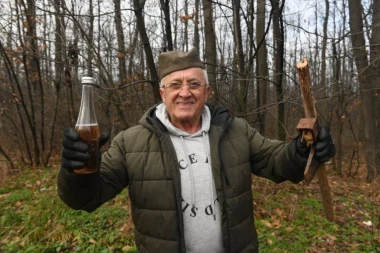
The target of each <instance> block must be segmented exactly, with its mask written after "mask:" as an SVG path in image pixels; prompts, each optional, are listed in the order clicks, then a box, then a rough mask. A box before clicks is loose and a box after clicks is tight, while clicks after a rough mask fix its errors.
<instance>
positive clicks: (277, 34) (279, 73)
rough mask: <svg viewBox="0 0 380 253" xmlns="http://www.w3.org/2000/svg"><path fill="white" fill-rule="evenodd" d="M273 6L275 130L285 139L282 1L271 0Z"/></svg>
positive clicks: (280, 137) (279, 136)
mask: <svg viewBox="0 0 380 253" xmlns="http://www.w3.org/2000/svg"><path fill="white" fill-rule="evenodd" d="M271 2H272V8H273V38H274V68H275V69H274V85H275V86H276V100H277V105H278V112H277V115H278V119H277V122H278V123H277V127H278V129H277V131H278V138H279V139H280V140H285V138H286V132H285V129H284V125H285V103H284V93H283V89H282V81H283V71H284V27H283V20H282V11H283V7H284V1H283V2H281V3H280V0H271ZM280 4H281V6H280Z"/></svg>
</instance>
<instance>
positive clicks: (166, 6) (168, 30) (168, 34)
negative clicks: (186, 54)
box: [160, 0, 174, 52]
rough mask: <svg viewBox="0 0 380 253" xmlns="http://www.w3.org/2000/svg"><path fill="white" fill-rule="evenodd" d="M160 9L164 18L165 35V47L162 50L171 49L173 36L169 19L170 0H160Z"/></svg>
mask: <svg viewBox="0 0 380 253" xmlns="http://www.w3.org/2000/svg"><path fill="white" fill-rule="evenodd" d="M160 3H161V8H162V11H163V12H164V19H165V37H166V43H167V48H164V49H163V51H164V52H165V51H173V50H174V48H173V38H172V28H171V21H170V5H169V3H170V0H160Z"/></svg>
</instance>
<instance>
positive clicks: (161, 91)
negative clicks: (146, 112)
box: [158, 88, 165, 103]
mask: <svg viewBox="0 0 380 253" xmlns="http://www.w3.org/2000/svg"><path fill="white" fill-rule="evenodd" d="M158 89H159V91H160V95H161V100H162V102H164V103H165V99H164V89H163V88H158Z"/></svg>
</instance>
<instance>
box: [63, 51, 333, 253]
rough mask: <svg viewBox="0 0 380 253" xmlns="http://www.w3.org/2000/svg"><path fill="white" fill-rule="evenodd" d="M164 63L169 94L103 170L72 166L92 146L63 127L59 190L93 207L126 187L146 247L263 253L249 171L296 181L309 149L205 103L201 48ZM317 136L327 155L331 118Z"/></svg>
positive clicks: (321, 154)
mask: <svg viewBox="0 0 380 253" xmlns="http://www.w3.org/2000/svg"><path fill="white" fill-rule="evenodd" d="M158 63H159V73H160V78H161V87H160V94H161V97H162V101H163V103H161V104H158V105H156V106H154V107H153V108H151V109H149V110H148V111H147V112H146V113H145V115H144V116H143V117H142V118H141V120H140V124H139V125H137V126H134V127H131V128H129V129H127V130H125V131H122V132H121V133H119V134H118V135H117V136H116V137H115V138H114V139H113V141H112V143H111V146H110V148H109V150H108V151H107V152H105V153H104V154H103V156H102V161H101V166H100V171H99V172H96V173H93V174H76V173H74V172H73V169H76V168H80V167H82V166H83V162H84V161H86V160H87V159H88V158H89V155H88V153H87V146H86V145H85V144H84V143H82V142H80V138H79V135H78V134H77V132H75V130H74V129H71V128H70V129H66V130H65V138H64V140H63V152H62V164H61V170H60V173H59V176H58V192H59V196H60V197H61V199H62V200H63V201H64V202H65V203H66V204H67V205H69V206H70V207H72V208H74V209H81V210H86V211H88V212H92V211H94V210H95V209H96V208H98V207H99V206H100V205H102V204H103V203H105V202H106V201H108V200H110V199H112V198H114V197H115V196H116V195H117V194H118V193H120V192H121V191H122V190H123V189H124V188H125V187H127V186H128V187H129V197H130V200H131V206H132V217H133V222H134V225H135V241H136V245H137V248H138V251H139V252H163V253H171V252H173V253H175V252H191V253H200V252H231V253H232V252H233V253H235V252H257V251H258V240H257V234H256V229H255V224H254V216H253V201H252V191H251V173H253V174H255V175H257V176H260V177H264V178H267V179H270V180H272V181H274V182H276V183H280V182H283V181H286V180H289V181H292V182H294V183H297V182H299V181H301V180H302V179H303V173H304V168H305V165H306V160H307V156H308V153H309V151H308V149H307V148H306V146H305V144H304V143H302V141H301V139H300V137H297V138H295V139H294V140H292V141H291V142H290V143H287V144H286V143H284V142H281V141H275V140H269V139H267V138H265V137H263V136H261V135H260V134H259V133H258V132H257V131H256V130H255V129H253V128H252V127H251V126H250V125H249V124H248V123H247V122H246V121H245V120H243V119H240V118H236V117H234V116H232V115H231V114H230V113H229V112H228V110H227V109H226V108H224V107H222V106H213V105H206V101H207V98H208V96H209V94H210V87H209V85H208V80H207V74H206V72H205V70H204V65H203V63H202V62H201V60H200V58H199V55H198V51H197V50H196V49H193V50H191V51H190V52H188V53H185V52H181V51H171V52H165V53H162V54H161V55H160V56H159V58H158ZM318 136H319V139H318V141H317V143H316V144H315V148H316V153H315V157H316V159H317V160H318V161H319V162H324V161H327V160H328V159H329V158H331V157H332V156H333V155H334V153H335V147H334V144H333V142H332V138H331V135H330V131H329V128H328V127H322V128H321V131H320V133H319V135H318ZM107 139H108V138H107V135H101V137H100V143H104V142H106V141H107Z"/></svg>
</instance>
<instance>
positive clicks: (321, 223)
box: [0, 168, 380, 253]
mask: <svg viewBox="0 0 380 253" xmlns="http://www.w3.org/2000/svg"><path fill="white" fill-rule="evenodd" d="M57 173H58V172H57V170H56V169H52V168H45V169H24V170H23V171H22V173H21V174H18V175H14V176H12V177H11V178H9V179H8V180H7V182H5V183H3V184H2V185H0V215H1V216H0V227H1V229H0V252H137V250H136V247H135V244H134V236H133V224H132V219H131V217H130V213H129V210H130V203H129V201H128V197H127V196H128V195H127V192H126V191H127V190H124V191H123V192H122V193H121V194H119V195H118V196H117V197H116V198H115V199H114V200H112V201H110V202H108V203H106V204H105V205H103V206H102V207H100V208H99V209H97V210H96V211H94V212H93V213H86V212H83V211H75V210H72V209H70V208H69V207H67V206H66V205H65V204H64V203H63V202H62V201H61V200H60V199H59V198H58V196H57V187H56V179H57ZM252 182H253V184H252V188H253V197H254V207H255V218H256V223H255V224H256V228H257V231H258V236H259V242H260V252H291V253H293V252H295V253H296V252H375V253H376V252H380V232H379V230H380V229H379V226H380V225H379V219H380V193H379V190H378V189H379V188H378V187H376V189H375V187H374V185H371V184H365V183H363V182H361V180H358V179H347V178H346V179H342V178H339V177H336V176H334V175H330V184H331V186H332V195H333V201H334V214H335V221H334V222H329V221H327V220H326V218H325V216H324V211H323V210H324V209H323V205H322V202H321V199H320V193H319V188H318V185H317V183H316V182H313V183H312V184H311V186H307V187H306V186H304V185H302V183H301V184H298V185H295V184H291V183H283V184H279V185H276V184H274V183H271V182H269V181H267V180H264V179H259V178H257V177H254V178H253V180H252ZM78 194H80V193H78Z"/></svg>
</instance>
